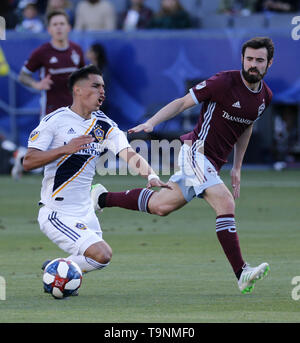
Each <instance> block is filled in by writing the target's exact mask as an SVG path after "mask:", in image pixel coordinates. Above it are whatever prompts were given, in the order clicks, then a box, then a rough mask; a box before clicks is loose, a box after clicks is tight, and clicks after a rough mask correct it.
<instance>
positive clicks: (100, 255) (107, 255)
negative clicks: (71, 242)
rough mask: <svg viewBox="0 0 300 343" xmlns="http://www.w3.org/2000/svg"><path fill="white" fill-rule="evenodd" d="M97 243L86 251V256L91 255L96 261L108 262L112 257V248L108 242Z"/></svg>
mask: <svg viewBox="0 0 300 343" xmlns="http://www.w3.org/2000/svg"><path fill="white" fill-rule="evenodd" d="M101 243H102V242H100V243H96V244H93V245H92V246H90V247H89V248H88V249H87V250H86V251H85V252H84V255H85V256H86V257H90V258H92V259H93V260H95V261H96V262H99V263H101V264H107V263H109V262H110V260H111V258H112V249H111V247H110V246H109V245H108V244H101Z"/></svg>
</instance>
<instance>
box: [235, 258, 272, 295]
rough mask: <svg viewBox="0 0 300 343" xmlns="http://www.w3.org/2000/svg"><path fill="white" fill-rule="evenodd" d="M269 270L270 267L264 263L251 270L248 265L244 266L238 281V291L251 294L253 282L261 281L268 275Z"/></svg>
mask: <svg viewBox="0 0 300 343" xmlns="http://www.w3.org/2000/svg"><path fill="white" fill-rule="evenodd" d="M269 270H270V267H269V265H268V263H265V262H264V263H262V264H260V265H259V266H257V267H253V268H252V267H250V265H249V264H246V265H245V267H243V271H242V274H241V276H240V278H239V281H238V286H239V289H240V291H241V292H242V293H243V294H246V293H251V292H252V291H253V288H254V285H255V282H256V281H257V280H261V279H263V278H264V277H265V276H266V275H267V274H268V272H269Z"/></svg>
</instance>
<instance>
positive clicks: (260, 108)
mask: <svg viewBox="0 0 300 343" xmlns="http://www.w3.org/2000/svg"><path fill="white" fill-rule="evenodd" d="M265 108H266V105H265V100H264V102H263V103H262V104H261V105H260V106H259V107H258V116H260V115H261V114H262V113H263V111H264V110H265Z"/></svg>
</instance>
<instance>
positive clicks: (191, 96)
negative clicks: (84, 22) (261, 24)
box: [92, 37, 274, 293]
mask: <svg viewBox="0 0 300 343" xmlns="http://www.w3.org/2000/svg"><path fill="white" fill-rule="evenodd" d="M273 54H274V46H273V42H272V40H271V39H269V38H267V37H258V38H253V39H251V40H249V41H247V42H245V43H244V45H243V47H242V70H241V71H240V70H231V71H225V72H220V73H218V74H216V75H215V76H213V77H211V78H209V79H208V80H205V81H203V82H201V83H199V84H197V85H195V86H194V87H193V88H191V89H190V92H189V93H188V94H187V95H185V96H184V97H182V98H178V99H176V100H174V101H172V102H171V103H169V104H168V105H166V106H165V107H163V108H162V109H161V110H159V111H158V112H157V113H156V114H155V115H154V116H153V117H152V118H150V119H149V120H147V121H146V122H145V123H144V124H141V125H138V126H136V127H134V128H132V129H130V130H129V132H130V133H132V132H140V131H145V132H151V131H153V129H154V127H155V126H157V125H158V124H160V123H161V122H163V121H165V120H168V119H170V118H173V117H174V116H176V115H178V114H179V113H181V112H183V111H185V110H186V109H188V108H190V107H192V106H194V105H195V104H198V103H201V102H203V106H202V110H201V113H200V116H199V119H198V123H197V125H196V127H195V128H194V130H193V131H191V132H189V133H187V134H185V135H183V136H181V137H180V139H181V141H182V142H183V145H182V147H181V150H180V154H179V158H178V165H179V167H180V170H179V171H178V172H177V173H176V174H174V175H173V176H171V178H170V180H169V185H170V187H171V189H161V190H160V191H159V192H154V191H151V192H152V194H151V195H150V196H149V197H148V198H147V199H146V200H145V199H143V198H142V197H141V196H140V193H141V192H139V191H138V190H130V191H126V192H120V193H114V192H107V190H106V189H105V187H103V186H102V185H95V186H93V189H92V198H93V201H94V207H95V209H102V208H104V207H114V206H117V207H122V208H127V209H132V210H140V211H145V210H146V211H147V212H148V213H151V214H157V215H160V216H165V215H167V214H169V213H171V212H172V211H175V210H177V209H179V208H181V207H182V206H184V205H186V204H187V203H188V202H189V201H191V200H192V199H193V198H194V197H200V198H204V199H205V200H206V201H207V203H208V204H209V205H210V206H211V207H212V208H213V209H214V211H215V213H216V233H217V237H218V239H219V242H220V244H221V246H222V248H223V250H224V252H225V254H226V256H227V258H228V261H229V262H230V264H231V266H232V269H233V271H234V273H235V275H236V277H237V280H238V287H239V289H240V291H241V292H242V293H248V292H251V291H252V289H253V287H254V283H255V282H256V280H258V279H261V278H262V277H263V276H265V275H266V274H267V272H268V270H269V265H268V264H267V263H262V264H260V265H259V266H258V267H250V265H249V264H247V263H245V261H244V259H243V257H242V254H241V250H240V244H239V238H238V234H237V231H236V223H235V199H236V198H238V197H239V196H240V179H241V167H242V162H243V158H244V154H245V152H246V149H247V146H248V143H249V140H250V137H251V133H252V129H253V124H254V122H255V121H256V120H257V119H259V117H260V116H261V115H262V113H263V112H264V110H265V109H266V107H267V106H268V105H269V104H270V102H271V99H272V92H271V90H270V89H269V88H268V86H267V85H266V83H265V82H264V81H263V77H264V76H265V74H266V73H267V70H268V68H269V67H270V66H271V64H272V61H273ZM232 149H234V161H233V168H232V170H231V183H232V188H233V194H232V193H231V192H230V191H229V189H228V188H227V187H226V186H225V184H224V183H223V181H222V180H221V178H220V176H219V171H220V169H221V167H222V166H223V165H224V164H225V163H226V162H227V158H228V155H229V154H230V152H231V151H232Z"/></svg>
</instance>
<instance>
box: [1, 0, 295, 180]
mask: <svg viewBox="0 0 300 343" xmlns="http://www.w3.org/2000/svg"><path fill="white" fill-rule="evenodd" d="M100 2H101V3H102V4H103V3H106V6H108V7H109V9H110V10H109V17H108V16H107V15H106V20H105V22H104V21H103V22H101V20H100V18H103V15H101V13H99V21H96V22H92V20H89V17H88V16H86V15H85V13H84V11H85V5H87V3H89V4H88V5H95V4H96V3H100ZM137 3H139V8H142V10H141V11H140V12H139V11H136V10H133V9H134V8H136V7H134V6H136V4H137ZM141 5H142V6H141ZM54 8H64V9H65V10H66V11H67V13H68V14H69V17H70V20H71V24H72V31H71V33H70V36H69V38H70V40H72V41H73V42H75V43H77V44H78V45H80V47H81V48H82V50H83V51H84V53H85V59H86V63H87V64H88V63H90V62H91V56H90V55H89V50H90V47H91V46H93V45H95V44H97V45H99V46H101V47H102V48H103V49H102V53H104V55H105V60H104V61H105V66H104V68H105V72H104V78H105V83H106V86H107V87H106V96H107V100H106V104H105V106H104V108H103V111H104V112H105V113H106V114H107V115H108V116H109V117H110V118H112V119H113V120H115V121H116V122H117V123H118V124H119V127H120V128H121V129H122V130H124V131H127V130H128V129H129V128H130V127H132V126H134V125H136V124H138V123H141V122H142V121H144V120H145V119H146V118H147V117H150V116H152V115H153V114H154V113H155V112H156V111H157V110H158V109H160V108H161V107H162V106H164V105H165V104H167V103H168V102H170V101H171V100H173V99H175V98H177V97H180V96H183V95H185V94H186V93H187V91H188V90H189V88H190V87H191V86H193V85H194V84H196V83H198V82H199V81H202V80H204V79H206V78H208V77H210V76H212V75H213V74H215V73H217V72H219V71H222V70H230V69H240V68H241V46H242V44H243V42H244V41H245V40H247V39H250V38H252V37H254V36H269V37H270V38H272V40H273V41H274V44H275V57H274V63H273V66H272V67H271V68H270V70H269V72H268V74H267V75H266V77H265V81H266V82H267V84H268V85H269V87H270V88H271V90H272V91H273V101H272V105H271V106H270V107H269V108H268V109H267V110H266V112H265V113H264V115H263V117H262V118H261V120H259V121H258V122H257V124H256V125H255V130H254V133H253V137H252V138H251V141H250V144H249V148H248V151H247V153H246V156H245V164H247V165H249V166H253V167H264V168H275V169H276V170H282V169H285V168H290V169H292V168H300V107H299V104H300V68H299V61H300V40H299V39H300V1H298V0H294V1H284V0H282V1H257V0H248V1H247V0H244V1H243V0H208V1H205V0H181V1H178V0H144V1H142V0H73V1H71V0H41V1H34V0H1V4H0V16H2V17H3V18H4V19H5V22H6V30H5V32H2V33H1V40H0V46H1V50H0V74H1V76H0V174H7V173H10V171H11V168H12V165H13V163H14V158H15V154H16V151H17V150H18V149H19V147H22V146H25V147H26V145H27V139H28V135H29V134H30V132H31V131H32V129H33V128H35V127H36V126H37V125H38V123H39V120H40V116H39V113H40V93H39V92H37V91H33V90H32V89H29V88H28V87H26V86H24V85H22V84H20V82H19V81H18V74H19V73H20V70H21V68H22V66H23V65H24V62H25V61H26V59H28V58H29V56H30V54H31V52H32V51H33V50H34V49H36V48H37V47H39V46H40V45H41V44H43V43H45V42H47V41H49V39H50V37H49V34H48V33H47V30H46V22H45V17H46V14H47V13H48V11H50V10H51V9H54ZM98 8H101V7H100V6H99V7H98ZM35 76H36V78H37V79H38V77H39V75H38V74H36V75H35ZM67 91H68V90H66V92H67ZM200 106H201V105H199V106H196V107H195V108H193V109H192V110H189V111H186V112H185V113H182V115H180V116H177V117H176V118H175V119H173V120H170V121H168V122H166V123H163V124H161V125H160V126H158V127H157V128H156V130H155V132H154V133H153V134H152V135H151V136H144V137H141V136H139V138H144V139H149V138H156V139H164V138H167V139H169V140H172V139H174V138H177V137H178V136H179V135H180V134H182V133H183V132H188V131H190V130H191V129H192V128H193V126H194V124H195V123H196V120H197V117H198V115H199V110H200V108H199V107H200ZM134 138H136V137H129V139H134Z"/></svg>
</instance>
